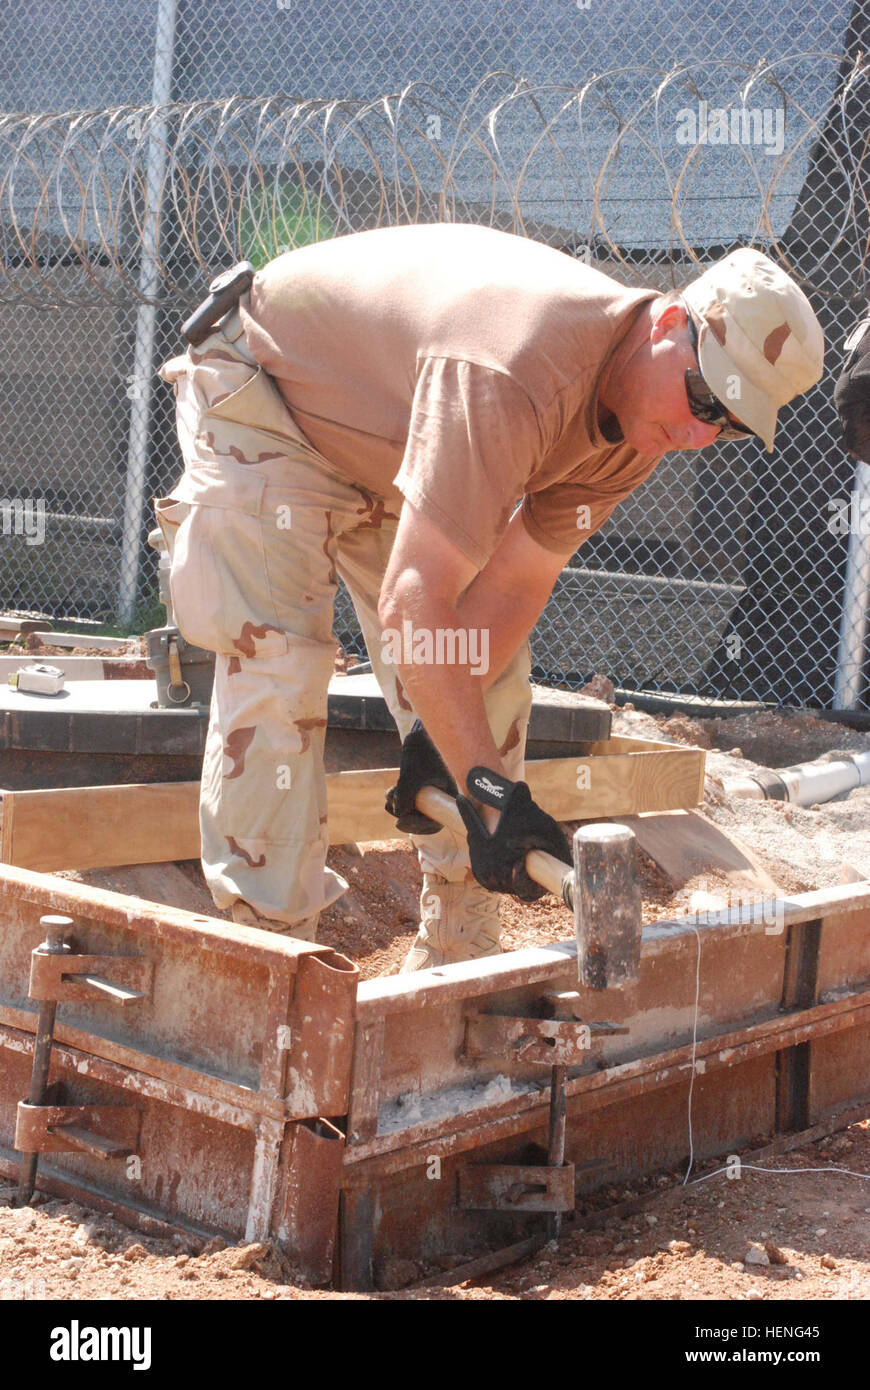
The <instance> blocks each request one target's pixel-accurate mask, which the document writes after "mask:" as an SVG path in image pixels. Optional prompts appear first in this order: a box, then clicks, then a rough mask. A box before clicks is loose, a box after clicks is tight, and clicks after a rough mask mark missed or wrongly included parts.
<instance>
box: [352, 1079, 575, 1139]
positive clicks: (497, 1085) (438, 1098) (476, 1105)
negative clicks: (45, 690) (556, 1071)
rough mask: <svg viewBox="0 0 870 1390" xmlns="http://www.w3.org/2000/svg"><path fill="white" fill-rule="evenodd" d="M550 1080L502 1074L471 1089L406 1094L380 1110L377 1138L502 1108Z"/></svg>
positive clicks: (542, 1088)
mask: <svg viewBox="0 0 870 1390" xmlns="http://www.w3.org/2000/svg"><path fill="white" fill-rule="evenodd" d="M548 1086H549V1073H548V1074H547V1080H546V1081H542V1082H541V1083H540V1084H536V1083H535V1082H534V1081H519V1080H511V1078H510V1077H509V1076H504V1075H501V1074H499V1075H498V1076H493V1077H491V1078H490V1080H489V1081H486V1082H478V1084H477V1085H471V1086H449V1087H447V1088H446V1089H445V1090H443V1091H430V1092H428V1093H425V1094H424V1093H423V1092H420V1091H405V1092H404V1093H403V1094H401V1095H399V1096H397V1097H396V1099H395V1100H392V1101H389V1102H388V1103H387V1104H386V1105H384V1106H383V1107H382V1108H381V1111H380V1114H379V1116H378V1137H379V1138H380V1137H381V1136H382V1135H384V1134H395V1133H397V1132H398V1131H399V1130H403V1129H411V1128H412V1127H413V1126H414V1125H421V1124H431V1123H433V1122H434V1121H438V1120H447V1119H450V1118H451V1116H454V1115H463V1114H465V1113H467V1112H468V1111H469V1110H477V1109H484V1108H486V1107H487V1106H493V1105H500V1104H501V1103H502V1102H503V1101H506V1100H510V1099H511V1098H512V1097H515V1096H520V1095H532V1094H534V1093H535V1092H537V1091H541V1090H546V1089H547V1088H548Z"/></svg>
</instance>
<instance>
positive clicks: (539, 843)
mask: <svg viewBox="0 0 870 1390" xmlns="http://www.w3.org/2000/svg"><path fill="white" fill-rule="evenodd" d="M466 786H467V787H468V790H469V792H470V793H471V794H472V795H473V796H474V797H475V798H476V799H477V800H478V801H482V802H483V803H484V804H485V805H487V806H494V807H498V808H499V809H500V810H501V816H500V817H499V822H498V825H497V827H496V829H495V830H494V831H493V832H492V834H490V833H489V831H488V830H487V828H486V826H485V825H484V823H483V821H482V819H481V817H480V815H479V814H478V811H477V810H476V808H475V807H474V806H473V805H472V803H471V802H470V801H469V800H468V799H467V797H464V796H460V797H457V801H456V804H457V806H458V807H459V812H460V815H461V816H462V819H463V820H464V822H465V828H466V830H467V831H468V849H469V853H470V855H471V869H472V872H473V874H474V877H475V878H476V879H477V881H478V883H479V884H481V885H482V887H484V888H488V889H489V890H490V892H492V893H514V894H515V895H516V896H517V897H518V898H519V899H520V900H521V901H522V902H525V903H532V902H535V901H536V900H537V899H538V898H541V897H543V895H544V893H545V892H546V891H547V890H546V889H545V888H542V887H541V886H540V884H538V883H535V881H534V879H532V878H529V875H528V874H527V873H526V869H525V863H526V855H527V854H528V852H529V850H531V849H541V850H544V851H545V852H546V853H547V854H552V855H553V856H554V857H555V858H556V859H561V860H563V861H564V862H565V863H566V864H570V863H571V862H572V855H571V847H570V845H569V844H568V841H567V840H566V838H565V836H564V835H563V833H562V831H561V830H560V828H559V826H558V825H557V823H556V821H554V820H553V818H552V817H551V816H548V815H547V813H546V811H542V810H541V808H540V806H538V805H537V804H536V803H535V802H534V801H533V800H532V794H531V792H530V791H529V788H528V786H527V784H526V783H525V782H511V781H509V780H508V778H506V777H503V776H502V775H501V774H499V773H495V772H491V771H490V770H489V769H488V768H485V767H473V768H472V769H471V771H470V772H469V774H468V777H467V778H466Z"/></svg>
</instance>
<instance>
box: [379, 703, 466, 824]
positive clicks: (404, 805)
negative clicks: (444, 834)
mask: <svg viewBox="0 0 870 1390" xmlns="http://www.w3.org/2000/svg"><path fill="white" fill-rule="evenodd" d="M421 787H438V788H439V789H440V790H441V791H442V792H449V793H450V795H451V796H457V795H458V793H459V788H458V787H457V785H456V783H455V782H454V780H453V778H452V777H451V776H450V773H449V772H448V771H447V768H446V767H445V765H444V761H443V759H442V757H441V754H440V753H439V752H438V749H437V748H436V747H435V744H434V743H433V742H432V740H431V739H430V737H429V735H428V734H427V733H426V730H425V729H424V728H423V725H422V724H421V723H420V720H419V719H416V720H415V721H414V723H413V724H412V725H411V732H410V733H409V734H408V737H407V738H406V739H405V742H404V743H403V744H402V761H401V763H400V764H399V780H398V782H397V783H396V785H395V786H394V787H391V788H390V790H389V791H388V792H387V799H386V802H385V803H384V804H385V806H386V808H387V810H388V811H389V813H390V815H391V816H395V817H396V825H397V826H398V828H399V829H400V830H404V831H405V833H406V834H408V835H435V834H437V832H438V831H439V830H443V828H444V827H443V826H441V825H439V824H438V822H437V820H432V818H431V817H430V816H424V815H423V812H422V811H418V810H417V807H416V801H417V793H418V791H419V790H420V788H421Z"/></svg>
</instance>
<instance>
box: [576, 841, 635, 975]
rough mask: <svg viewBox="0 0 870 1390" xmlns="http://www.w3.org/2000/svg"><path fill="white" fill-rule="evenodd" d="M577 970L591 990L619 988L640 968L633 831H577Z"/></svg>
mask: <svg viewBox="0 0 870 1390" xmlns="http://www.w3.org/2000/svg"><path fill="white" fill-rule="evenodd" d="M573 843H574V930H575V934H576V937H577V970H578V976H579V980H580V983H581V984H582V985H586V987H587V988H588V989H619V988H622V987H623V986H624V985H628V984H632V983H633V982H634V981H635V980H636V979H637V978H638V974H639V971H640V938H641V931H642V927H643V914H642V900H641V892H640V877H639V875H638V869H637V847H636V844H635V838H634V832H633V831H632V830H629V828H628V826H627V825H581V826H580V827H579V828H578V829H577V830H576V831H575V832H574V842H573Z"/></svg>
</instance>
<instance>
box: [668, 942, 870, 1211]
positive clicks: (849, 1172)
mask: <svg viewBox="0 0 870 1390" xmlns="http://www.w3.org/2000/svg"><path fill="white" fill-rule="evenodd" d="M688 925H689V926H690V927H691V928H692V930H693V932H694V933H695V936H696V937H697V938H698V956H697V960H696V962H695V1017H694V1020H693V1022H692V1074H691V1078H690V1080H689V1103H688V1124H689V1165H688V1167H687V1168H686V1174H685V1177H684V1178H683V1182H682V1186H683V1187H686V1185H687V1184H688V1183H689V1174H690V1173H691V1171H692V1169H693V1167H694V1166H695V1140H694V1135H693V1132H692V1096H693V1094H694V1090H695V1057H696V1054H697V1051H698V1014H699V1012H700V1005H701V933H700V931H699V930H698V928H697V927H696V926H695V924H694V923H693V922H690V923H689V924H688ZM737 1161H738V1163H739V1165H740V1171H741V1172H742V1171H743V1169H744V1168H748V1169H749V1170H750V1172H753V1173H771V1174H779V1173H783V1174H785V1175H786V1176H788V1175H790V1174H797V1173H843V1174H844V1175H845V1176H846V1177H849V1178H863V1179H864V1181H865V1182H866V1181H867V1180H868V1179H870V1173H856V1172H855V1171H854V1169H852V1168H830V1167H827V1168H762V1167H761V1166H760V1165H759V1164H757V1163H744V1162H743V1161H742V1159H741V1158H740V1157H739V1155H738V1157H737ZM732 1171H733V1168H732V1166H731V1165H730V1164H729V1166H728V1167H727V1168H714V1170H713V1172H712V1173H704V1175H703V1176H702V1177H700V1178H693V1179H692V1182H691V1186H692V1187H695V1185H696V1184H697V1183H699V1182H707V1181H708V1180H709V1179H710V1178H717V1177H719V1176H720V1174H722V1173H730V1172H732Z"/></svg>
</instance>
